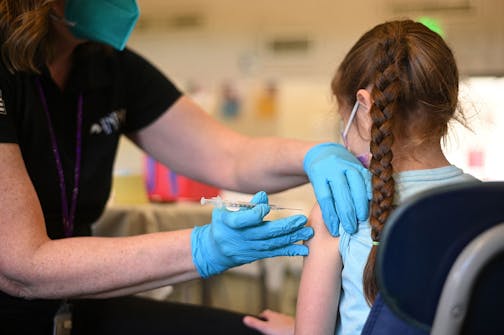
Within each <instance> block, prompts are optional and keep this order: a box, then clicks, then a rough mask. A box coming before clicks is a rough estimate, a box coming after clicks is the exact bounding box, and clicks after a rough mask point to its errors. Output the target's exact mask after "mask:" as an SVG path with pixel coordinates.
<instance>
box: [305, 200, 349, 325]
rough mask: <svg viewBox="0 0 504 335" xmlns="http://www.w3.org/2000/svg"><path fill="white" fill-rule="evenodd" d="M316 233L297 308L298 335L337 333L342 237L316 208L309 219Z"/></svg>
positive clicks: (306, 260)
mask: <svg viewBox="0 0 504 335" xmlns="http://www.w3.org/2000/svg"><path fill="white" fill-rule="evenodd" d="M309 224H310V225H311V226H312V227H313V229H314V231H315V234H314V236H313V238H312V239H311V240H309V241H308V242H307V244H308V246H309V248H310V252H309V255H308V256H307V257H305V259H304V263H303V271H302V274H301V282H300V285H299V291H298V301H297V307H296V330H295V332H296V334H321V335H323V334H331V335H332V334H334V329H335V325H336V316H337V312H338V302H339V294H340V287H341V270H342V261H341V256H340V254H339V238H337V237H333V236H331V234H330V233H329V232H328V231H327V228H326V226H325V223H324V221H323V219H322V213H321V211H320V207H319V206H318V205H316V206H315V207H314V208H313V210H312V212H311V214H310V218H309Z"/></svg>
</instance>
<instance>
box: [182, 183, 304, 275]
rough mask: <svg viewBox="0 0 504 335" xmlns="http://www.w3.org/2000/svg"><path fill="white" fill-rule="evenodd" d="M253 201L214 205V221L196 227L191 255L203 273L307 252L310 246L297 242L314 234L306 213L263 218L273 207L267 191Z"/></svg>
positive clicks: (216, 272) (192, 237) (216, 271)
mask: <svg viewBox="0 0 504 335" xmlns="http://www.w3.org/2000/svg"><path fill="white" fill-rule="evenodd" d="M252 202H253V203H256V204H258V205H257V206H255V207H254V208H251V209H244V210H239V211H229V210H227V209H225V208H214V209H213V212H212V223H210V224H207V225H204V226H202V227H195V228H194V229H193V231H192V234H191V247H192V257H193V262H194V265H195V266H196V269H197V270H198V272H199V274H200V275H201V277H203V278H207V277H210V276H213V275H215V274H218V273H221V272H223V271H225V270H227V269H229V268H232V267H235V266H238V265H242V264H245V263H250V262H253V261H256V260H259V259H263V258H267V257H275V256H306V255H307V254H308V247H306V246H305V245H301V244H295V242H298V241H302V240H307V239H309V238H310V237H312V236H313V229H312V228H310V227H305V224H306V217H305V216H304V215H294V216H289V217H286V218H282V219H279V220H274V221H264V216H265V215H266V214H268V213H269V211H270V208H269V206H268V197H267V195H266V193H264V192H259V193H257V194H256V195H255V196H254V197H253V198H252Z"/></svg>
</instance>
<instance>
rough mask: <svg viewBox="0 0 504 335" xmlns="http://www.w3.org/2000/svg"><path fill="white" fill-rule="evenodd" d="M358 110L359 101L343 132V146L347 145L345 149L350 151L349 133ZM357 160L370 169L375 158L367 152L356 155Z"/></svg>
mask: <svg viewBox="0 0 504 335" xmlns="http://www.w3.org/2000/svg"><path fill="white" fill-rule="evenodd" d="M357 109H359V101H358V100H357V101H356V102H355V105H354V106H353V108H352V112H351V113H350V117H349V118H348V122H347V124H346V126H345V129H344V130H343V133H342V134H341V137H342V138H343V144H344V145H345V148H347V149H348V150H349V151H350V148H349V147H348V140H347V136H348V131H349V130H350V125H351V124H352V121H353V119H355V114H357ZM355 157H357V159H358V160H359V161H360V162H361V163H362V165H364V166H365V167H367V168H368V167H369V164H370V163H371V158H372V157H373V156H372V155H371V152H366V153H362V154H358V155H355Z"/></svg>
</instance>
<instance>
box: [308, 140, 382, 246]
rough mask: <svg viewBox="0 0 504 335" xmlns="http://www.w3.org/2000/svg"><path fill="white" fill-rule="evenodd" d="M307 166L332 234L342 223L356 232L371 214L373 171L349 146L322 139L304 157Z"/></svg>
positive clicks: (335, 233) (335, 234)
mask: <svg viewBox="0 0 504 335" xmlns="http://www.w3.org/2000/svg"><path fill="white" fill-rule="evenodd" d="M303 166H304V170H305V172H306V174H307V175H308V178H309V179H310V182H311V183H312V186H313V190H314V192H315V197H316V198H317V201H318V203H319V205H320V208H321V209H322V217H323V218H324V222H325V224H326V226H327V229H328V230H329V232H330V233H331V235H332V236H339V225H340V223H341V225H342V226H343V229H344V230H345V231H346V232H347V233H349V234H353V233H355V232H356V231H357V221H364V220H366V219H367V218H368V215H369V202H368V201H369V200H370V199H371V196H372V193H371V174H370V172H369V170H368V169H367V168H366V167H364V166H363V165H362V164H361V163H360V162H359V160H358V159H357V158H356V157H355V156H354V155H352V153H350V152H349V151H348V150H347V149H345V147H343V146H342V145H340V144H336V143H322V144H318V145H316V146H314V147H313V148H311V149H310V150H309V151H308V153H307V154H306V156H305V158H304V163H303Z"/></svg>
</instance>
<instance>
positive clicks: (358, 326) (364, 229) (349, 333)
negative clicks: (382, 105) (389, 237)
mask: <svg viewBox="0 0 504 335" xmlns="http://www.w3.org/2000/svg"><path fill="white" fill-rule="evenodd" d="M394 180H395V182H396V198H395V199H394V202H395V203H396V204H399V203H402V202H404V201H405V200H406V199H408V198H409V197H411V196H412V195H415V194H417V193H419V192H421V191H424V190H427V189H432V188H435V187H438V186H442V185H446V184H455V183H461V182H468V181H476V180H477V179H476V178H474V177H473V176H471V175H469V174H465V173H464V172H463V171H462V170H461V169H459V168H457V167H456V166H453V165H451V166H447V167H442V168H437V169H429V170H414V171H406V172H401V173H398V174H396V175H394ZM339 232H340V241H339V243H340V244H339V250H340V253H341V257H342V260H343V271H342V273H341V295H340V301H339V312H338V320H337V322H336V334H338V335H353V334H356V335H357V334H360V333H361V332H362V328H363V326H364V323H365V322H366V319H367V316H368V314H369V311H370V307H369V305H368V304H367V302H366V299H365V298H364V292H363V286H362V274H363V271H364V266H365V265H366V262H367V258H368V255H369V251H370V250H371V242H372V241H371V229H370V226H369V221H368V220H366V221H363V222H359V227H358V231H357V233H355V234H353V235H350V234H348V233H346V232H345V231H344V230H343V228H342V227H341V226H340V229H339Z"/></svg>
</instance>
